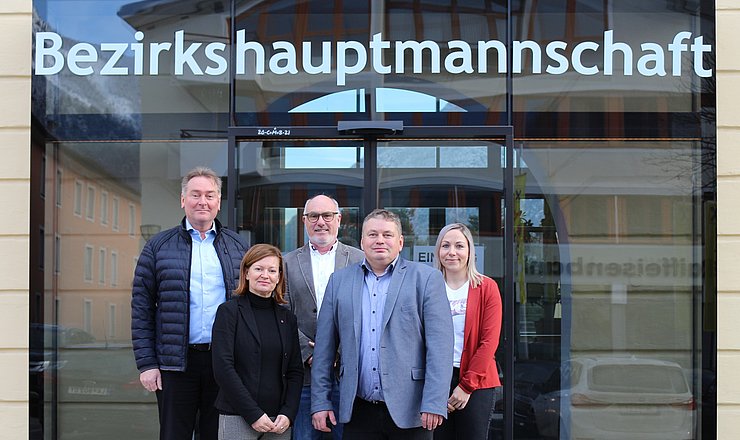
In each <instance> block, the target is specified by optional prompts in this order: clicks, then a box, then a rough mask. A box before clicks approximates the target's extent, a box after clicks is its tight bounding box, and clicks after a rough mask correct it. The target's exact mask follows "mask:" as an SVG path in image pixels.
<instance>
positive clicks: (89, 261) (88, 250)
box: [82, 245, 93, 283]
mask: <svg viewBox="0 0 740 440" xmlns="http://www.w3.org/2000/svg"><path fill="white" fill-rule="evenodd" d="M84 253H85V255H84V258H83V269H82V270H83V279H84V280H85V282H88V283H91V282H92V280H93V247H92V246H90V245H85V250H84Z"/></svg>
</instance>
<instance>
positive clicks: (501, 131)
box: [226, 121, 516, 440]
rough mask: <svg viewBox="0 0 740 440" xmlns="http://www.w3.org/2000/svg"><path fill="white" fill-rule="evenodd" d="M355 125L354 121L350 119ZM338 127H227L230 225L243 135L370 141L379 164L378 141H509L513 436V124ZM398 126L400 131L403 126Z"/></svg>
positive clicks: (509, 431) (507, 285)
mask: <svg viewBox="0 0 740 440" xmlns="http://www.w3.org/2000/svg"><path fill="white" fill-rule="evenodd" d="M350 124H353V123H350ZM339 125H342V123H340V124H338V126H267V127H265V126H249V127H245V126H230V127H229V128H228V137H229V144H228V164H229V166H228V167H227V168H228V176H227V178H228V184H227V188H226V226H229V227H231V226H234V225H236V219H237V203H236V202H237V200H238V197H239V193H238V191H239V188H238V186H239V185H237V184H236V182H238V181H239V180H238V177H239V176H238V175H237V163H238V162H237V160H238V156H237V153H238V151H237V143H238V142H239V140H241V139H264V140H283V141H285V140H298V139H300V140H312V139H315V140H320V139H348V140H349V139H351V140H361V141H364V142H368V143H369V146H370V148H367V149H366V150H365V151H366V155H365V162H366V163H375V161H376V159H377V156H376V151H377V149H376V148H375V147H376V146H377V142H378V140H383V141H385V140H388V141H400V140H409V139H419V140H434V139H440V140H447V139H466V140H467V139H470V140H474V139H492V138H495V139H497V140H500V141H503V142H504V144H505V156H506V161H505V167H504V182H503V191H504V225H503V228H504V249H503V255H504V262H503V266H504V286H503V289H502V290H503V298H502V300H503V305H504V313H503V322H502V326H501V330H502V333H503V339H502V341H501V342H502V344H503V348H504V362H503V375H504V380H503V391H504V426H503V428H504V439H506V440H511V439H513V438H514V380H513V377H514V376H513V375H514V344H515V343H516V334H515V331H516V325H515V316H514V305H515V304H514V302H515V297H514V291H515V288H514V283H515V278H514V267H515V263H516V254H515V247H514V229H515V228H514V127H513V126H511V125H498V126H485V125H474V126H406V127H404V126H403V123H402V122H400V121H377V122H376V121H360V122H357V123H354V125H356V126H358V127H360V128H358V129H356V130H341V131H340V128H339ZM399 128H400V130H399ZM364 169H365V182H370V185H371V186H372V187H374V188H377V175H376V174H374V173H373V170H375V168H374V167H368V166H366V167H365V168H364ZM364 199H365V202H364V204H363V210H364V213H361V216H362V215H366V214H367V213H368V212H370V211H371V210H372V209H374V208H376V207H377V203H378V194H377V191H376V192H375V194H369V197H365V198H364Z"/></svg>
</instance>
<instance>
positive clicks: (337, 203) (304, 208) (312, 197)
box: [303, 194, 339, 212]
mask: <svg viewBox="0 0 740 440" xmlns="http://www.w3.org/2000/svg"><path fill="white" fill-rule="evenodd" d="M318 196H324V197H328V198H329V200H331V201H332V202H334V206H335V207H336V208H337V209H336V211H337V212H339V202H337V199H335V198H334V197H332V196H330V195H328V194H316V195H314V196H311V197H310V198H309V199H308V200H306V204H305V205H303V212H306V210H307V209H308V204H309V202H311V200H313V199H315V198H316V197H318Z"/></svg>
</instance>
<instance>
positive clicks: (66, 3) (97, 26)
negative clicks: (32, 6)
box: [38, 0, 135, 44]
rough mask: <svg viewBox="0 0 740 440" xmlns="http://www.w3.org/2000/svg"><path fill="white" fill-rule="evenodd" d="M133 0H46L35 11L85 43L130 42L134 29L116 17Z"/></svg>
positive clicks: (66, 35) (132, 38) (55, 28)
mask: <svg viewBox="0 0 740 440" xmlns="http://www.w3.org/2000/svg"><path fill="white" fill-rule="evenodd" d="M128 3H133V0H48V1H47V2H46V10H45V11H42V10H39V11H38V12H39V14H40V15H41V16H42V18H44V19H45V20H47V21H48V23H49V24H50V25H51V27H52V29H53V30H54V31H55V32H57V33H59V34H60V35H62V36H64V37H66V38H71V39H74V40H77V41H84V42H87V43H93V44H96V43H102V42H110V43H116V42H124V43H129V42H134V41H135V40H134V37H133V35H134V30H133V29H132V28H131V26H129V25H128V23H126V22H125V21H123V20H122V19H121V18H120V17H118V15H117V13H118V10H119V9H120V8H121V6H123V5H125V4H128Z"/></svg>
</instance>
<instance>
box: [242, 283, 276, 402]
mask: <svg viewBox="0 0 740 440" xmlns="http://www.w3.org/2000/svg"><path fill="white" fill-rule="evenodd" d="M247 297H248V298H249V303H250V304H251V305H252V312H253V313H254V319H255V321H257V328H258V329H259V330H258V331H259V333H260V347H261V353H262V356H261V357H260V359H255V362H260V371H261V372H262V373H261V374H260V381H259V388H258V391H257V396H255V400H257V404H258V405H259V407H260V408H262V410H263V411H264V412H265V414H267V415H268V416H270V417H276V416H277V415H278V413H279V411H280V408H281V406H282V402H281V401H280V396H282V395H283V381H282V377H281V376H282V375H281V358H282V355H283V344H282V342H280V333H278V325H277V317H276V316H275V307H277V306H276V304H275V300H273V299H272V298H263V297H261V296H257V295H255V294H253V293H251V292H250V294H249V295H247ZM276 390H277V392H276Z"/></svg>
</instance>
